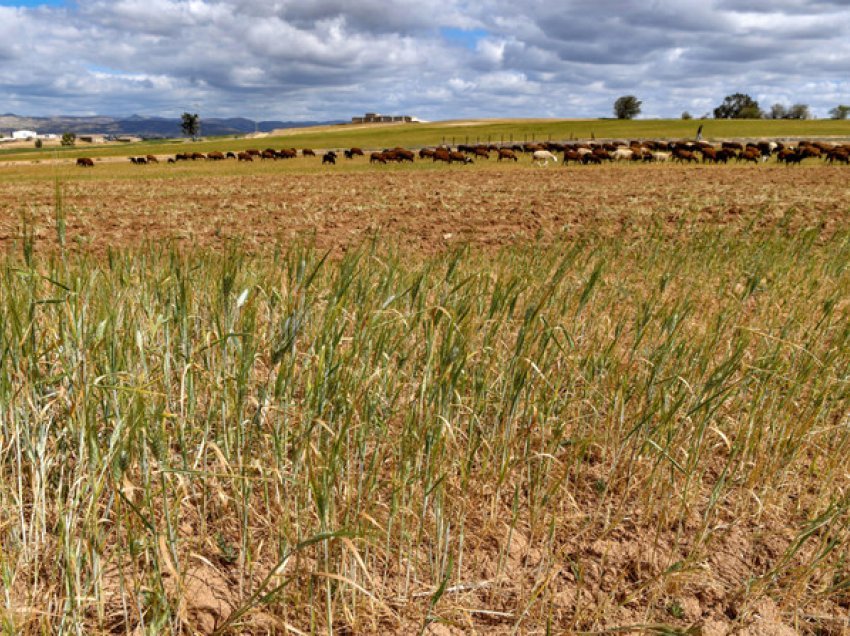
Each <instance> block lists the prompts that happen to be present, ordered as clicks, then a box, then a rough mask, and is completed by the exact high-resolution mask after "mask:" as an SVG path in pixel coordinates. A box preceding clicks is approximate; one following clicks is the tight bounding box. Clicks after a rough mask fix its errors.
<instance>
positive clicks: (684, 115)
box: [682, 111, 693, 119]
mask: <svg viewBox="0 0 850 636" xmlns="http://www.w3.org/2000/svg"><path fill="white" fill-rule="evenodd" d="M682 119H693V115H691V114H690V113H689V112H688V111H685V112H683V113H682Z"/></svg>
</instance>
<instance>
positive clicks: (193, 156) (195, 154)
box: [189, 152, 207, 161]
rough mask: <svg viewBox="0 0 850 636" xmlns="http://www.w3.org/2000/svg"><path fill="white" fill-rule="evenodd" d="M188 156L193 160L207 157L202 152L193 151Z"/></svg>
mask: <svg viewBox="0 0 850 636" xmlns="http://www.w3.org/2000/svg"><path fill="white" fill-rule="evenodd" d="M189 158H190V159H191V160H192V161H195V160H196V159H206V158H207V157H206V155H204V153H202V152H193V153H192V154H191V156H190V157H189Z"/></svg>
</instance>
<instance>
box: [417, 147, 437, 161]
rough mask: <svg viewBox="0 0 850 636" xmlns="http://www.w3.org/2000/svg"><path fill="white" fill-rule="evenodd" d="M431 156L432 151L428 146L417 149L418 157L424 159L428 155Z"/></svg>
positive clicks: (432, 154)
mask: <svg viewBox="0 0 850 636" xmlns="http://www.w3.org/2000/svg"><path fill="white" fill-rule="evenodd" d="M433 156H434V151H433V150H431V149H430V148H423V149H422V150H420V151H419V158H420V159H426V158H428V157H433Z"/></svg>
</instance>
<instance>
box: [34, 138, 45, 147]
mask: <svg viewBox="0 0 850 636" xmlns="http://www.w3.org/2000/svg"><path fill="white" fill-rule="evenodd" d="M43 145H44V144H43V142H42V141H41V139H36V140H35V147H36V148H41V147H42V146H43Z"/></svg>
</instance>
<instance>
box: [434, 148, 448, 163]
mask: <svg viewBox="0 0 850 636" xmlns="http://www.w3.org/2000/svg"><path fill="white" fill-rule="evenodd" d="M434 161H445V162H446V163H451V161H450V160H449V151H448V150H446V149H445V148H438V149H437V150H435V151H434Z"/></svg>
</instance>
